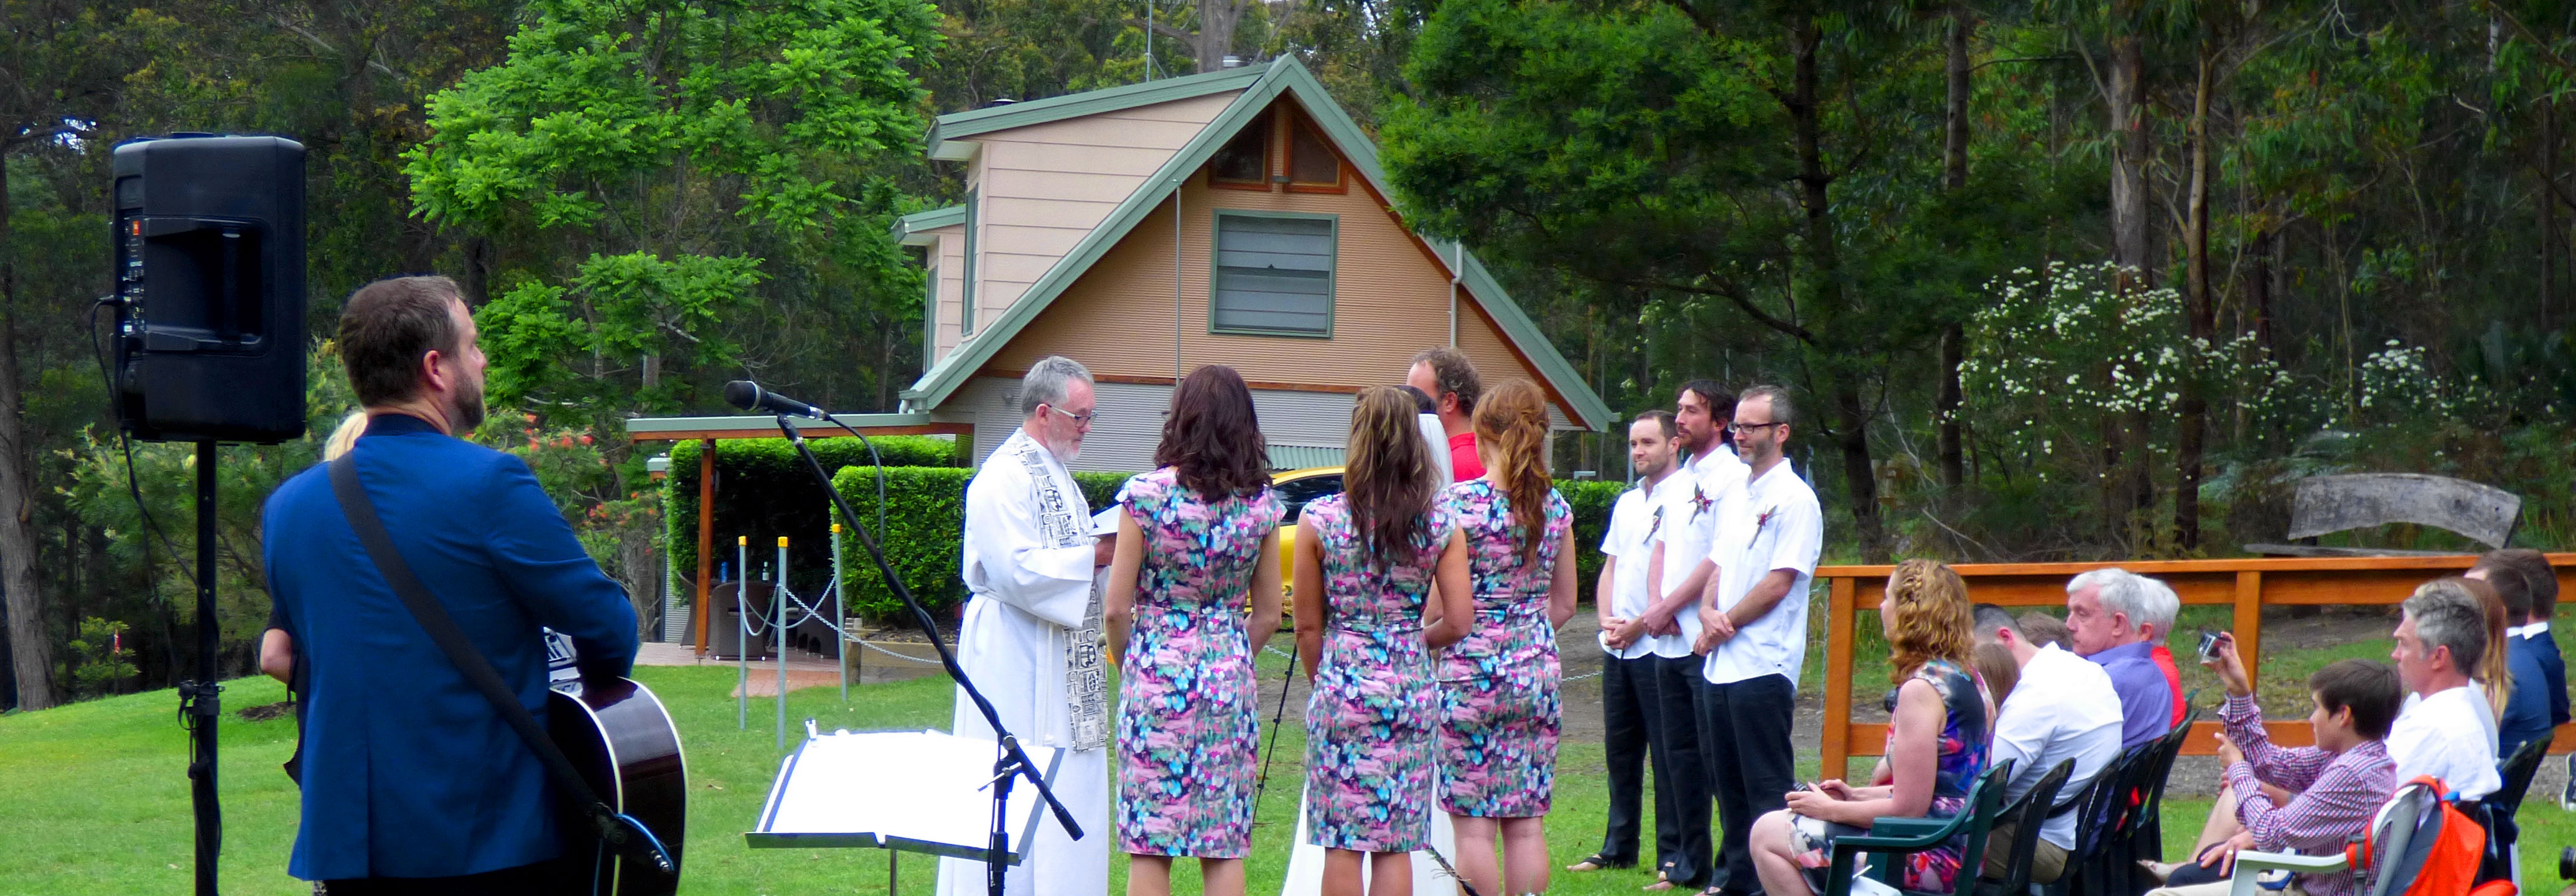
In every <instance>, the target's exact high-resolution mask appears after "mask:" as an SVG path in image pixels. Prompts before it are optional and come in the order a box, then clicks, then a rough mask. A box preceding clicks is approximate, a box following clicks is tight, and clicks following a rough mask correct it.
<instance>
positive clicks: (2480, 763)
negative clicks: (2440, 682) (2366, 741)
mask: <svg viewBox="0 0 2576 896" xmlns="http://www.w3.org/2000/svg"><path fill="white" fill-rule="evenodd" d="M2495 754H2496V717H2495V709H2494V708H2493V707H2492V706H2490V705H2488V703H2487V697H2486V695H2485V694H2483V693H2480V692H2479V691H2478V687H2477V684H2476V683H2474V682H2472V683H2470V684H2465V685H2461V686H2459V687H2456V688H2452V689H2450V690H2447V691H2442V692H2439V693H2436V694H2434V695H2433V696H2430V697H2426V696H2423V695H2420V694H2408V695H2406V708H2405V709H2402V710H2400V711H2398V713H2397V723H2396V724H2395V725H2392V726H2389V729H2388V758H2390V759H2394V760H2396V761H2397V782H2398V783H2400V784H2404V783H2406V782H2408V781H2412V780H2415V778H2416V777H2417V776H2419V775H2432V776H2433V777H2436V778H2440V779H2442V783H2445V784H2448V785H2450V786H2451V789H2453V790H2456V791H2459V792H2460V796H2461V798H2463V799H2477V798H2478V797H2482V796H2485V795H2487V794H2490V793H2494V792H2495V789H2496V788H2498V787H2502V786H2504V779H2503V777H2501V776H2499V775H2497V774H2496V763H2495Z"/></svg>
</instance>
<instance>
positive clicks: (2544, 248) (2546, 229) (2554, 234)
mask: <svg viewBox="0 0 2576 896" xmlns="http://www.w3.org/2000/svg"><path fill="white" fill-rule="evenodd" d="M2557 119H2558V101H2557V100H2555V99H2544V100H2541V101H2540V178H2541V180H2542V182H2543V183H2542V184H2541V188H2542V189H2541V191H2540V330H2541V332H2544V333H2546V332H2549V309H2550V306H2552V305H2553V304H2555V302H2554V299H2555V298H2556V297H2557V295H2558V197H2557V196H2555V195H2553V191H2554V190H2555V189H2556V188H2557V186H2558V121H2557Z"/></svg>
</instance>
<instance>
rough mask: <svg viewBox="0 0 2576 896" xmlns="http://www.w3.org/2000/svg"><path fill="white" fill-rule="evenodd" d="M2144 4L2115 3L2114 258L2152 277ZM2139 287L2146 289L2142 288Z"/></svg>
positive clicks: (2110, 104)
mask: <svg viewBox="0 0 2576 896" xmlns="http://www.w3.org/2000/svg"><path fill="white" fill-rule="evenodd" d="M2139 4H2140V0H2117V2H2115V3H2114V4H2113V5H2112V12H2111V15H2112V25H2111V27H2112V37H2111V84H2110V94H2111V95H2110V96H2109V97H2107V98H2106V99H2107V102H2106V103H2105V104H2104V105H2106V106H2107V107H2108V108H2109V110H2110V126H2111V132H2112V133H2113V134H2114V135H2116V136H2115V137H2114V139H2113V140H2112V141H2111V260H2112V261H2114V262H2118V263H2119V264H2120V265H2121V266H2123V267H2132V268H2136V269H2137V270H2138V275H2139V276H2140V277H2144V276H2146V273H2147V84H2146V78H2147V55H2146V43H2145V39H2144V38H2142V37H2140V36H2139V34H2138V32H2139V30H2140V29H2141V27H2142V26H2141V25H2140V23H2139V21H2138V19H2139V18H2140V13H2139V9H2138V7H2139ZM2138 285H2144V284H2143V283H2142V284H2138Z"/></svg>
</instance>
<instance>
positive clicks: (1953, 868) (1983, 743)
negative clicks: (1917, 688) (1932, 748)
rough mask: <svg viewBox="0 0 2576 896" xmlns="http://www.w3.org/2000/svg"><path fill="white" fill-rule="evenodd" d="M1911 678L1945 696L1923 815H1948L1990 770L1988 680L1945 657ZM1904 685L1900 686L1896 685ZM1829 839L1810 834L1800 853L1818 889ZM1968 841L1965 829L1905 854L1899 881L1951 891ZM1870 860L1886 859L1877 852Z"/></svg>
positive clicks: (1839, 831)
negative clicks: (1928, 802) (1929, 794)
mask: <svg viewBox="0 0 2576 896" xmlns="http://www.w3.org/2000/svg"><path fill="white" fill-rule="evenodd" d="M1912 679H1913V680H1917V681H1923V682H1926V683H1929V684H1931V685H1932V691H1933V692H1934V693H1936V694H1939V695H1940V697H1941V712H1942V722H1941V740H1940V744H1939V746H1938V750H1939V755H1938V757H1937V758H1936V759H1935V760H1934V762H1933V766H1932V805H1931V807H1930V808H1928V809H1926V810H1924V812H1923V817H1925V818H1949V817H1951V816H1954V815H1957V814H1959V810H1961V809H1965V808H1967V806H1968V788H1970V787H1973V786H1975V785H1976V783H1977V776H1978V775H1981V774H1985V771H1986V748H1987V743H1988V742H1989V741H1991V740H1993V739H1994V725H1993V720H1992V719H1990V718H1987V716H1986V686H1985V680H1984V679H1982V678H1979V677H1977V676H1976V674H1975V673H1973V672H1969V671H1967V670H1965V669H1962V668H1960V666H1959V664H1957V663H1953V662H1951V661H1949V660H1942V659H1936V660H1931V661H1928V662H1925V663H1924V664H1923V665H1921V666H1919V667H1916V668H1915V670H1914V674H1913V676H1912ZM1902 689H1903V686H1902V685H1900V686H1898V689H1897V690H1902ZM1897 690H1890V691H1888V692H1887V712H1888V714H1889V715H1891V716H1892V715H1894V714H1895V713H1896V696H1897ZM1895 751H1896V729H1895V727H1894V726H1889V728H1888V731H1887V750H1886V752H1889V753H1893V752H1895ZM1824 827H1826V828H1828V829H1830V830H1831V836H1842V835H1846V834H1865V833H1868V832H1867V831H1864V830H1861V829H1859V828H1854V827H1849V826H1845V825H1840V824H1831V825H1824ZM1829 840H1830V837H1814V836H1809V837H1807V838H1806V840H1805V842H1803V843H1802V844H1800V845H1801V847H1802V848H1801V850H1800V852H1799V854H1798V864H1799V865H1800V866H1801V867H1803V868H1805V869H1806V870H1807V875H1808V882H1809V883H1811V884H1813V885H1814V886H1815V887H1816V891H1817V892H1819V893H1821V892H1824V883H1825V882H1824V879H1823V875H1824V873H1825V868H1826V865H1827V862H1828V861H1829V860H1830V858H1831V855H1832V854H1831V852H1830V850H1829V849H1828V848H1827V846H1828V841H1829ZM1967 846H1968V838H1967V836H1966V835H1964V834H1963V835H1960V836H1957V837H1953V838H1951V839H1950V842H1948V843H1944V844H1942V845H1940V846H1937V847H1934V848H1932V849H1928V850H1924V851H1922V852H1918V853H1914V854H1912V855H1908V856H1905V857H1903V859H1904V861H1903V862H1902V863H1901V864H1899V865H1898V866H1897V868H1896V869H1895V870H1896V885H1897V886H1899V887H1902V888H1905V889H1907V890H1921V891H1931V892H1941V893H1947V892H1950V891H1951V890H1953V889H1955V886H1954V885H1955V884H1956V883H1957V881H1958V879H1959V869H1960V868H1962V867H1964V862H1963V859H1964V858H1965V856H1964V855H1963V853H1964V852H1965V851H1966V850H1967ZM1981 858H1982V857H1981ZM1870 861H1872V862H1877V861H1883V859H1882V858H1878V857H1873V858H1872V859H1870Z"/></svg>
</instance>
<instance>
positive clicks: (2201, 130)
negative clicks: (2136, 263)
mask: <svg viewBox="0 0 2576 896" xmlns="http://www.w3.org/2000/svg"><path fill="white" fill-rule="evenodd" d="M2217 68H2218V64H2217V59H2216V58H2215V57H2214V56H2213V50H2212V48H2211V47H2210V46H2209V45H2208V44H2205V43H2204V44H2203V45H2202V46H2201V52H2200V77H2199V80H2198V82H2197V83H2195V84H2194V85H2193V86H2192V102H2191V195H2190V196H2188V197H2186V199H2185V203H2184V207H2185V211H2184V218H2185V221H2184V224H2183V227H2184V228H2185V230H2186V231H2187V232H2186V233H2184V234H2183V239H2184V241H2185V243H2186V244H2187V246H2186V249H2187V251H2189V252H2190V253H2191V258H2190V262H2189V267H2188V268H2186V271H2187V273H2186V275H2185V276H2186V277H2188V278H2189V279H2190V281H2191V283H2190V284H2189V287H2190V288H2189V291H2188V292H2187V294H2186V295H2185V296H2184V305H2183V317H2184V318H2185V320H2186V322H2187V324H2188V327H2189V333H2190V335H2191V341H2192V348H2191V352H2192V353H2191V354H2189V355H2187V356H2186V357H2185V358H2184V373H2183V381H2182V390H2181V391H2182V408H2181V412H2180V413H2178V414H2176V415H2175V418H2174V426H2175V428H2176V429H2177V430H2179V431H2178V432H2177V433H2176V435H2175V438H2174V543H2175V544H2176V546H2178V547H2180V548H2182V549H2183V550H2186V551H2187V550H2191V549H2193V548H2196V547H2199V546H2200V468H2201V454H2202V450H2203V448H2204V444H2203V441H2202V440H2203V437H2204V436H2205V435H2206V434H2207V433H2208V430H2209V420H2208V418H2209V396H2208V394H2207V391H2206V390H2207V388H2208V385H2207V384H2206V383H2204V382H2202V377H2201V370H2200V366H2201V365H2200V364H2199V363H2198V359H2199V358H2200V357H2201V355H2200V354H2199V353H2200V352H2204V351H2207V350H2208V346H2209V344H2210V343H2211V342H2213V341H2215V340H2216V338H2217V335H2218V319H2217V308H2218V303H2217V302H2216V300H2215V299H2214V297H2213V296H2211V295H2210V291H2209V140H2210V137H2209V91H2210V87H2211V84H2210V79H2211V78H2212V77H2213V76H2214V74H2215V72H2216V71H2217Z"/></svg>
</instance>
